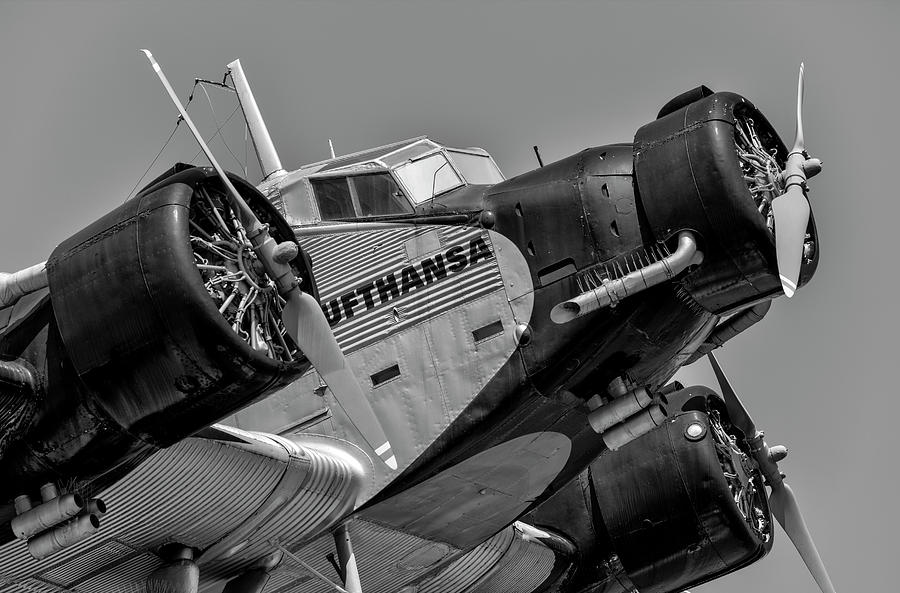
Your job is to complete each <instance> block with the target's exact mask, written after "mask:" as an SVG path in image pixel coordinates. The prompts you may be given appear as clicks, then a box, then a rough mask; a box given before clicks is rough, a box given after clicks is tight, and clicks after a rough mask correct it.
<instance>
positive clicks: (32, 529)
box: [10, 494, 84, 539]
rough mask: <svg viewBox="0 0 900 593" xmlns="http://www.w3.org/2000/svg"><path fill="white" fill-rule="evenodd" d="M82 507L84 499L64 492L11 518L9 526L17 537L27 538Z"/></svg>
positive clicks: (78, 511)
mask: <svg viewBox="0 0 900 593" xmlns="http://www.w3.org/2000/svg"><path fill="white" fill-rule="evenodd" d="M83 508H84V499H82V498H81V496H79V495H77V494H65V495H63V496H57V497H55V498H52V499H50V500H48V501H47V502H45V503H43V504H40V505H38V506H36V507H34V508H33V509H30V510H27V511H25V512H24V513H22V514H21V515H19V516H17V517H16V518H15V519H13V520H12V521H11V522H10V526H11V527H12V530H13V533H14V534H15V535H16V537H17V538H19V539H29V538H30V537H32V536H33V535H36V534H38V533H40V532H42V531H44V530H46V529H50V528H51V527H55V526H56V525H59V524H60V523H62V522H63V521H66V520H68V519H69V518H71V517H74V516H75V515H77V514H78V513H80V512H81V509H83Z"/></svg>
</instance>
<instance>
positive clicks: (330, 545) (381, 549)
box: [209, 521, 455, 593]
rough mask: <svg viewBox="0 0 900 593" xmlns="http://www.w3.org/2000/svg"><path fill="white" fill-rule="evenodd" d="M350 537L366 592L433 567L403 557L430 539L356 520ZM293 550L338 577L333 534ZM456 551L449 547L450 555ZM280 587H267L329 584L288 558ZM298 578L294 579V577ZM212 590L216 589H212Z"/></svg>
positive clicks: (302, 588) (390, 588)
mask: <svg viewBox="0 0 900 593" xmlns="http://www.w3.org/2000/svg"><path fill="white" fill-rule="evenodd" d="M348 529H349V531H350V537H351V540H352V542H353V551H354V554H355V556H356V562H357V565H358V568H359V576H360V581H361V582H362V589H363V591H365V592H366V593H394V592H396V591H398V590H400V589H401V588H402V587H403V586H404V585H406V584H407V583H409V582H411V581H413V580H415V579H417V578H418V577H419V576H420V575H422V574H424V573H425V572H426V571H427V570H429V568H430V567H415V568H403V566H404V564H403V560H404V559H405V558H407V557H408V556H410V555H411V554H413V553H414V552H416V551H417V550H418V549H419V548H421V547H422V546H426V545H430V544H431V542H428V541H427V540H423V539H421V538H418V537H415V536H412V535H408V534H405V533H401V532H399V531H394V530H392V529H387V528H385V527H381V526H379V525H375V524H374V523H369V522H366V521H353V522H351V523H350V524H349V526H348ZM293 551H294V553H295V554H296V555H297V556H298V557H300V558H301V559H303V561H304V562H308V563H309V564H310V565H311V566H312V567H313V568H315V569H316V570H318V571H319V572H321V573H322V574H324V575H326V576H328V577H329V578H333V579H334V581H335V582H338V581H339V579H338V577H337V575H336V573H335V570H334V567H333V566H332V565H331V564H330V563H329V562H328V560H327V559H326V557H325V556H326V555H327V554H332V553H334V540H333V538H332V537H331V535H330V534H328V535H325V536H324V537H321V538H319V539H317V540H316V541H314V542H312V543H311V544H309V545H307V546H305V547H304V548H303V549H301V550H293ZM454 552H455V550H453V549H452V548H448V554H452V553H454ZM275 575H277V577H278V581H277V582H278V583H280V586H279V587H278V588H277V589H276V588H274V586H273V585H272V583H273V582H276V581H274V577H273V581H270V584H269V585H268V586H266V590H265V593H275V591H278V593H321V591H325V590H326V589H327V587H326V586H325V585H324V584H323V583H322V582H321V581H319V580H318V579H315V578H305V576H308V575H306V572H305V570H304V569H303V568H301V567H299V566H296V565H295V564H294V563H293V562H292V561H291V560H290V559H287V558H286V559H285V560H284V562H283V563H282V566H281V567H279V568H278V569H277V571H276V572H275ZM292 578H294V579H299V580H297V581H294V582H293V583H292V582H291V579H292ZM209 590H210V591H212V590H213V589H212V588H210V589H209Z"/></svg>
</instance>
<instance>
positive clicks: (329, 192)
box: [270, 137, 504, 225]
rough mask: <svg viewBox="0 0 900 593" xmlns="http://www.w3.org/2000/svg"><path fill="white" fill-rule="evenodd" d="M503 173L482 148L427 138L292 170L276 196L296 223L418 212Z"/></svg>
mask: <svg viewBox="0 0 900 593" xmlns="http://www.w3.org/2000/svg"><path fill="white" fill-rule="evenodd" d="M503 180H504V177H503V174H502V173H501V172H500V169H499V168H498V167H497V164H496V163H495V162H494V159H493V158H492V157H491V155H490V154H488V153H487V151H485V150H483V149H481V148H450V147H447V146H442V145H440V144H438V143H436V142H434V141H432V140H429V139H428V138H425V137H420V138H413V139H410V140H405V141H402V142H397V143H394V144H389V145H387V146H381V147H378V148H373V149H369V150H365V151H362V152H358V153H354V154H350V155H346V156H340V157H337V158H334V159H329V160H327V161H321V162H318V163H313V164H311V165H306V166H304V167H301V168H300V169H298V170H297V171H294V172H292V173H290V174H288V175H287V176H286V177H285V178H284V179H282V180H281V181H280V182H279V184H278V187H277V190H278V193H280V196H279V195H277V194H276V195H271V196H270V199H271V200H272V203H273V204H275V205H276V207H278V208H279V209H280V210H281V211H282V213H283V214H284V215H285V218H287V219H288V221H289V222H290V223H291V224H295V225H302V224H312V223H316V222H319V221H329V220H349V219H359V218H369V217H379V216H394V215H403V214H411V213H413V211H414V209H415V207H416V206H417V205H419V204H422V203H424V202H427V201H429V200H432V199H433V198H439V197H440V196H443V195H446V194H448V193H449V192H452V191H454V190H457V189H459V188H462V187H465V186H467V185H493V184H495V183H499V182H500V181H503Z"/></svg>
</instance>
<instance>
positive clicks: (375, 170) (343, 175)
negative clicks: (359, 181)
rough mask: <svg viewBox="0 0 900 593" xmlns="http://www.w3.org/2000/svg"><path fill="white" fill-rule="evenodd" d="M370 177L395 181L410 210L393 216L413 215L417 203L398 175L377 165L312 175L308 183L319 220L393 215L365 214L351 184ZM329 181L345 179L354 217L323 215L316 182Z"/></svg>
mask: <svg viewBox="0 0 900 593" xmlns="http://www.w3.org/2000/svg"><path fill="white" fill-rule="evenodd" d="M369 175H387V176H388V177H389V178H390V179H391V181H393V183H394V185H396V186H397V190H399V192H400V194H401V197H402V199H403V201H404V203H405V204H406V206H407V208H408V210H407V211H406V212H403V213H393V214H412V213H414V212H415V208H416V202H415V201H414V200H413V199H412V198H411V197H410V195H409V192H408V191H407V189H406V188H405V187H404V186H403V185H402V184H401V183H400V180H399V179H398V177H397V175H395V174H394V171H393V170H391V169H389V168H387V167H384V166H383V165H380V164H378V165H376V166H374V167H370V168H366V169H363V170H361V169H359V168H357V169H353V170H348V169H347V168H342V169H334V170H330V171H327V172H323V173H321V174H317V175H310V176H309V177H308V178H307V182H308V183H309V191H310V194H311V197H312V203H313V205H314V207H315V209H316V213H317V215H318V219H319V220H320V221H322V222H340V221H344V220H362V219H366V218H374V217H378V216H390V215H391V214H388V213H384V214H368V215H367V214H363V211H364V209H363V206H362V204H361V203H360V201H359V195H358V193H357V188H356V185H355V184H354V183H352V182H351V179H352V178H354V177H364V176H369ZM329 179H344V180H345V181H346V183H347V190H348V193H349V195H350V205H351V207H352V208H353V213H354V216H353V217H348V218H325V216H324V215H323V214H322V206H321V203H320V200H321V198H320V196H319V194H318V193H317V192H316V182H317V181H325V180H329Z"/></svg>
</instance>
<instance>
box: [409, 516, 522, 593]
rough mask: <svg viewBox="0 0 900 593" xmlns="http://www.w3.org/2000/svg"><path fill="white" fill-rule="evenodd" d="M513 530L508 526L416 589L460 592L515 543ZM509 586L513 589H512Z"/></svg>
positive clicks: (419, 591) (432, 592) (420, 592)
mask: <svg viewBox="0 0 900 593" xmlns="http://www.w3.org/2000/svg"><path fill="white" fill-rule="evenodd" d="M515 543H516V542H515V534H514V531H513V528H512V527H507V528H506V529H504V530H503V531H501V532H500V533H498V534H497V535H495V536H494V537H492V538H491V539H489V540H487V541H486V542H484V543H483V544H481V545H480V546H478V547H477V548H475V549H474V550H472V551H471V552H469V553H468V554H466V555H465V556H463V557H462V558H460V559H459V560H456V561H455V562H453V563H452V564H451V565H450V566H448V567H447V568H446V569H444V570H443V571H441V572H440V573H439V574H438V575H437V576H436V577H434V578H433V579H429V580H428V581H425V582H424V583H422V584H421V585H420V586H419V588H418V589H417V590H416V592H417V593H460V592H462V591H465V590H467V589H468V588H469V587H471V586H472V585H473V584H474V583H476V582H478V580H480V579H482V578H483V577H484V575H485V574H487V573H488V572H489V571H490V570H491V569H492V568H493V567H494V566H495V565H496V564H497V563H498V562H499V561H501V558H503V557H504V555H506V554H507V553H508V552H509V551H510V546H512V545H514V544H515ZM511 590H512V589H511Z"/></svg>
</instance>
